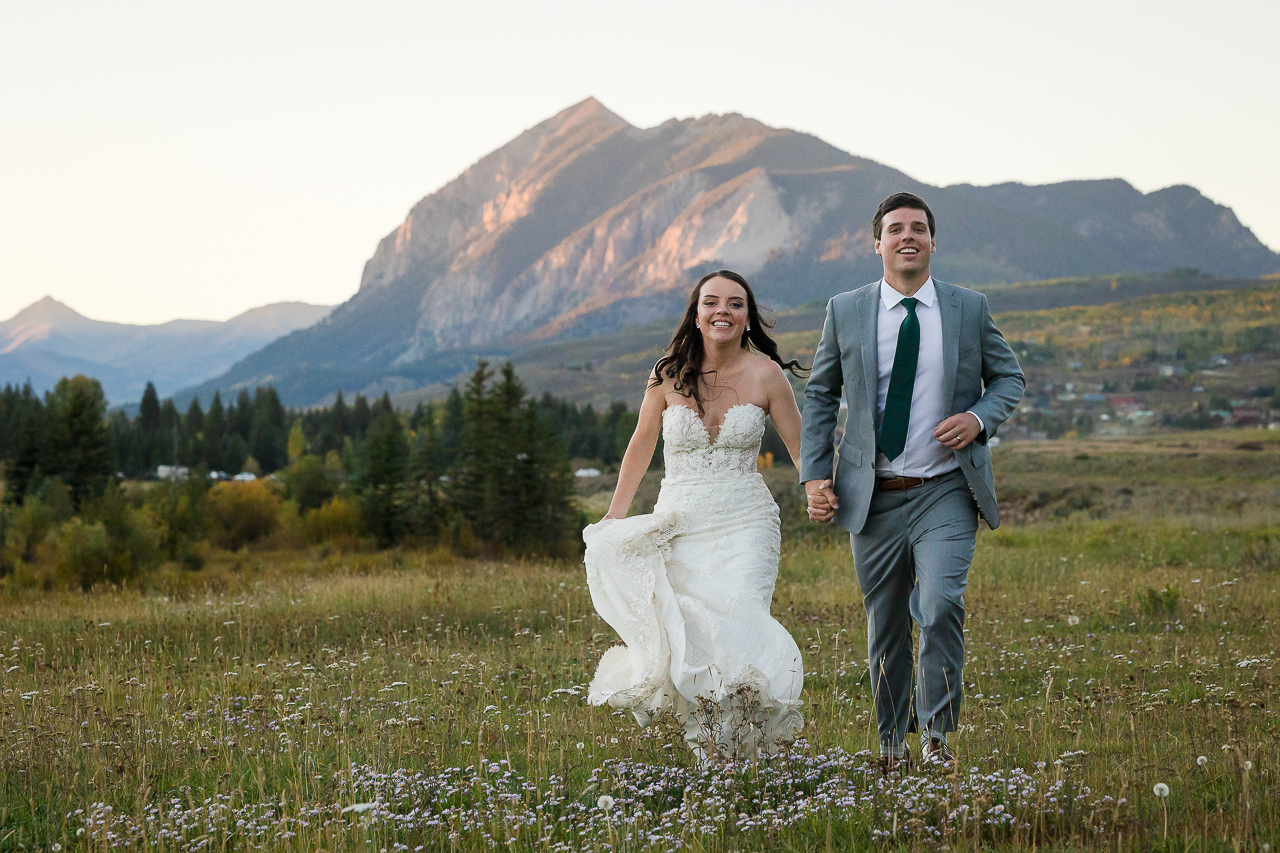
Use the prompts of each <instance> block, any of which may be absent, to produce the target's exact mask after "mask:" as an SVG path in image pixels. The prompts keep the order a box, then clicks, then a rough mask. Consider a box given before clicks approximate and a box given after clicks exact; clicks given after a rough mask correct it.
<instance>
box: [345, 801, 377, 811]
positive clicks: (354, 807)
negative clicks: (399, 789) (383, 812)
mask: <svg viewBox="0 0 1280 853" xmlns="http://www.w3.org/2000/svg"><path fill="white" fill-rule="evenodd" d="M375 805H377V804H376V803H353V804H351V805H349V806H347V807H346V808H345V809H343V810H342V813H343V814H346V813H347V812H355V813H356V814H364V813H365V812H367V811H369V810H370V809H372V808H373V807H374V806H375Z"/></svg>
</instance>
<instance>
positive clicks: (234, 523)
mask: <svg viewBox="0 0 1280 853" xmlns="http://www.w3.org/2000/svg"><path fill="white" fill-rule="evenodd" d="M209 515H210V517H211V518H212V519H213V530H214V532H213V536H214V542H215V543H216V544H217V545H218V546H219V547H222V548H227V549H229V550H236V549H238V548H242V547H244V546H245V545H248V544H249V543H250V542H253V541H254V540H255V539H260V538H262V537H263V536H266V535H267V534H269V533H271V532H272V531H274V530H275V529H276V526H277V525H278V524H279V518H280V496H279V495H278V494H277V493H276V491H275V489H273V488H272V487H271V484H270V483H267V482H266V481H263V480H255V481H253V482H251V483H219V484H217V485H216V486H214V487H213V488H212V489H210V490H209Z"/></svg>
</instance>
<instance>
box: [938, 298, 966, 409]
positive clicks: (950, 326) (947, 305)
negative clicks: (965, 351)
mask: <svg viewBox="0 0 1280 853" xmlns="http://www.w3.org/2000/svg"><path fill="white" fill-rule="evenodd" d="M933 286H934V289H935V290H936V291H937V294H938V310H939V312H941V314H942V383H943V384H942V394H943V396H942V401H943V405H944V406H946V409H947V412H948V413H949V414H950V413H951V401H952V400H953V399H954V398H955V394H956V367H957V365H958V364H959V362H960V297H959V296H957V295H956V292H955V288H954V287H952V286H951V285H949V284H945V283H943V282H940V281H938V280H937V279H934V281H933Z"/></svg>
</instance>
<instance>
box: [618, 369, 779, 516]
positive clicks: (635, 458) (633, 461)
mask: <svg viewBox="0 0 1280 853" xmlns="http://www.w3.org/2000/svg"><path fill="white" fill-rule="evenodd" d="M666 407H667V399H666V390H665V389H664V388H663V387H662V385H661V384H658V385H654V384H652V377H650V383H649V384H648V387H646V388H645V392H644V401H643V402H642V403H641V404H640V418H639V420H637V421H636V431H635V432H633V433H632V434H631V441H629V442H627V452H626V453H624V454H623V455H622V465H621V467H620V468H619V469H618V486H617V488H615V489H614V490H613V501H612V502H611V503H610V504H609V514H608V515H607V516H606V518H626V517H627V511H628V510H630V509H631V500H632V498H634V497H635V496H636V489H638V488H640V481H641V480H642V479H644V472H645V471H648V470H649V462H650V461H651V460H652V459H653V451H654V448H656V447H657V446H658V436H659V435H660V434H661V433H662V410H663V409H665V408H666ZM798 423H799V421H798V419H797V424H798ZM796 429H797V433H796V434H797V435H799V426H797V427H796Z"/></svg>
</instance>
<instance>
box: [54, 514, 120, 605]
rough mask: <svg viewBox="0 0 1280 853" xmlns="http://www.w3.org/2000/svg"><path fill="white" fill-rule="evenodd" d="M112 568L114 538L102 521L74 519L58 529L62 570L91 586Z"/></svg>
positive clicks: (66, 574)
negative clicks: (112, 538) (109, 534)
mask: <svg viewBox="0 0 1280 853" xmlns="http://www.w3.org/2000/svg"><path fill="white" fill-rule="evenodd" d="M110 568H111V540H110V537H108V536H107V528H106V525H104V524H103V523H102V522H100V521H99V522H93V523H85V522H84V521H81V520H80V519H79V518H73V519H71V520H70V521H68V522H67V523H66V524H64V525H62V530H60V531H59V532H58V571H59V573H61V574H62V576H63V577H65V578H68V579H70V580H74V581H76V582H78V583H79V584H80V587H81V589H89V588H90V587H92V586H93V585H94V584H95V583H97V582H98V581H101V580H104V579H106V578H107V576H108V574H109V573H110Z"/></svg>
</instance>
